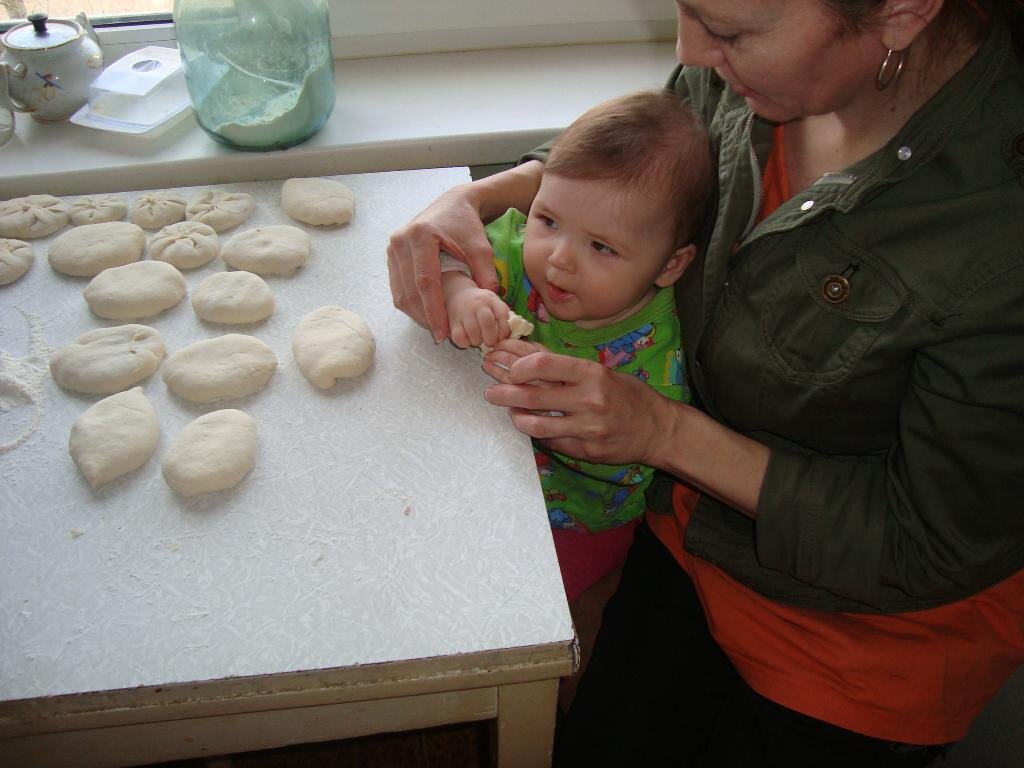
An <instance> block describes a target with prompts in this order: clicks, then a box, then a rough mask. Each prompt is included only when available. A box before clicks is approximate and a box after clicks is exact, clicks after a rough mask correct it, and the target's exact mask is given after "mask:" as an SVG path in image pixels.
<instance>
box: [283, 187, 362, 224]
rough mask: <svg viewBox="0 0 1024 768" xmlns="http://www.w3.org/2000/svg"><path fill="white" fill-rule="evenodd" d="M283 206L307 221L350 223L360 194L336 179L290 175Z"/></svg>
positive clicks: (287, 210) (284, 191)
mask: <svg viewBox="0 0 1024 768" xmlns="http://www.w3.org/2000/svg"><path fill="white" fill-rule="evenodd" d="M281 207H282V208H284V212H285V213H287V214H288V215H289V216H291V217H292V218H293V219H295V220H296V221H301V222H303V223H305V224H315V225H317V226H329V225H331V224H348V222H350V221H352V214H353V213H354V212H355V209H356V196H355V195H354V194H352V190H351V189H349V188H348V187H346V186H345V185H344V184H342V183H341V182H340V181H334V180H333V179H288V181H286V182H285V183H284V184H283V185H282V187H281Z"/></svg>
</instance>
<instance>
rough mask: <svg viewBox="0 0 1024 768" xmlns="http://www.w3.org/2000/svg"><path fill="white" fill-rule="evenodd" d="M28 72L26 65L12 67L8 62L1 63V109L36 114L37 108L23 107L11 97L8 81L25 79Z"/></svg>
mask: <svg viewBox="0 0 1024 768" xmlns="http://www.w3.org/2000/svg"><path fill="white" fill-rule="evenodd" d="M26 71H27V69H26V67H25V65H24V64H18V65H17V66H15V67H12V66H11V65H10V64H8V63H7V62H0V108H3V109H11V110H14V111H15V112H35V111H36V110H35V108H34V107H33V108H31V109H29V108H28V107H23V106H21V105H20V104H19V103H18V102H16V101H15V100H14V98H13V97H12V96H11V90H10V88H9V87H8V80H9V78H11V77H24V76H25V72H26Z"/></svg>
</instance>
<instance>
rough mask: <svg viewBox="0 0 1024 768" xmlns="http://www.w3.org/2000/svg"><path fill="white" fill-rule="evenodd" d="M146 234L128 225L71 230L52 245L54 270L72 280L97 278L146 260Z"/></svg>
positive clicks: (116, 223) (114, 223) (115, 223)
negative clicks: (143, 257)
mask: <svg viewBox="0 0 1024 768" xmlns="http://www.w3.org/2000/svg"><path fill="white" fill-rule="evenodd" d="M145 250H146V233H145V232H143V231H142V228H141V227H139V226H137V225H135V224H131V223H129V222H127V221H107V222H103V223H101V224H83V225H82V226H80V227H74V228H73V229H69V230H68V231H67V232H65V233H64V234H62V235H60V236H59V237H58V238H57V239H56V240H54V241H53V242H52V243H51V244H50V250H49V251H48V252H47V254H46V257H47V259H48V260H49V262H50V266H51V267H53V268H54V269H56V270H57V271H58V272H63V273H64V274H65V275H71V276H72V277H95V276H96V275H98V274H99V273H100V272H102V271H103V270H104V269H110V267H120V266H122V265H124V264H130V263H132V262H133V261H138V260H139V259H141V258H142V254H143V253H144V252H145Z"/></svg>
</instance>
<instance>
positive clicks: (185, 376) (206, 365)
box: [163, 333, 277, 403]
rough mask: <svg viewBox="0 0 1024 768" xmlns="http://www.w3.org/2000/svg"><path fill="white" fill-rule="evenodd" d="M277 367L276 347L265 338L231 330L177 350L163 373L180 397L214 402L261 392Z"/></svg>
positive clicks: (169, 359)
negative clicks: (266, 341)
mask: <svg viewBox="0 0 1024 768" xmlns="http://www.w3.org/2000/svg"><path fill="white" fill-rule="evenodd" d="M276 368H277V357H276V356H275V355H274V351H273V350H272V349H271V348H270V347H268V346H267V345H266V344H264V343H263V342H262V341H260V340H259V339H257V338H256V337H255V336H246V335H245V334H241V333H228V334H225V335H224V336H217V337H216V338H213V339H204V340H203V341H197V342H195V343H194V344H190V345H189V346H187V347H185V348H184V349H181V350H179V351H177V352H175V353H174V354H173V355H171V356H170V357H169V358H168V359H167V363H166V364H165V365H164V373H163V377H164V382H166V384H167V387H168V388H169V389H170V390H171V391H172V392H174V394H176V395H178V397H183V398H184V399H186V400H190V401H191V402H193V403H211V402H213V401H215V400H224V399H227V398H235V397H244V396H245V395H251V394H252V393H253V392H258V391H259V390H261V389H263V387H265V386H266V385H267V382H268V381H270V377H271V376H273V375H274V371H275V369H276Z"/></svg>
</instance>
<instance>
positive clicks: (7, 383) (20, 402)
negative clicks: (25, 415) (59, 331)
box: [0, 309, 52, 454]
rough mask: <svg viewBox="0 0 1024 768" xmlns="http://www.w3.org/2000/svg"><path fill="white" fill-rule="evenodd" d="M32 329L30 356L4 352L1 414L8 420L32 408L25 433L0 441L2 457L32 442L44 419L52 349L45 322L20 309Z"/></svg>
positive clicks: (0, 361) (0, 378)
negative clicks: (17, 412)
mask: <svg viewBox="0 0 1024 768" xmlns="http://www.w3.org/2000/svg"><path fill="white" fill-rule="evenodd" d="M17 311H18V312H19V313H20V314H21V315H22V316H23V317H24V318H25V321H26V323H27V324H28V328H29V348H28V354H27V355H25V356H24V357H14V356H13V355H11V354H10V353H9V352H7V351H5V350H0V415H3V416H4V417H5V421H6V418H7V415H8V414H9V413H12V412H13V411H15V410H16V409H18V408H21V407H28V408H30V409H31V414H32V415H31V417H30V419H29V422H28V425H27V426H26V427H25V429H24V430H23V431H22V432H21V434H19V435H17V436H15V437H14V438H10V439H6V441H3V440H0V454H3V453H7V452H8V451H12V450H14V449H15V448H17V447H18V446H19V445H21V444H22V443H24V442H25V441H26V440H28V439H29V438H30V437H31V436H32V434H33V433H34V432H35V431H36V429H38V428H39V423H40V421H41V420H42V417H43V400H44V398H45V395H44V394H43V382H44V381H45V380H46V361H47V359H48V358H49V356H50V352H51V351H52V350H51V349H50V346H49V345H48V344H47V343H46V336H45V334H44V333H43V323H42V321H41V320H40V319H39V318H38V317H37V316H36V315H33V314H30V313H28V312H25V311H24V310H21V309H18V310H17Z"/></svg>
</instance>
